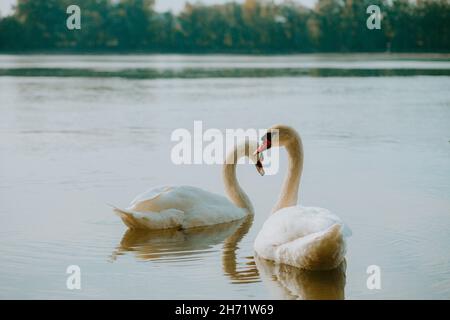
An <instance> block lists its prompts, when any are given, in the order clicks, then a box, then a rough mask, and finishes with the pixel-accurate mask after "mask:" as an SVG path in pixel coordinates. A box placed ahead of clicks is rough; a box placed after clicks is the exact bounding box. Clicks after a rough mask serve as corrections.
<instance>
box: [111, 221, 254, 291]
mask: <svg viewBox="0 0 450 320" xmlns="http://www.w3.org/2000/svg"><path fill="white" fill-rule="evenodd" d="M252 223H253V215H248V216H247V217H246V218H244V219H241V220H237V221H233V222H228V223H222V224H216V225H212V226H205V227H197V228H189V229H183V230H177V229H167V230H153V231H149V230H138V229H128V230H127V231H126V232H125V233H124V235H123V237H122V240H121V241H120V244H119V245H118V246H117V248H116V250H115V251H114V252H113V253H112V254H111V260H112V261H115V260H116V259H117V258H118V257H119V256H121V255H124V254H126V253H128V252H132V253H134V254H135V256H136V258H138V259H140V260H148V261H150V260H151V261H155V262H171V263H174V262H181V261H186V260H197V259H201V258H202V254H204V253H206V252H211V251H214V250H215V249H213V247H214V246H216V245H218V244H220V243H223V249H222V266H223V272H224V274H225V275H226V276H227V277H228V278H230V280H231V282H233V283H251V282H258V281H260V280H259V275H258V270H257V268H256V265H255V262H254V260H253V257H246V258H245V259H246V260H247V262H245V263H244V264H243V266H240V263H238V261H237V260H238V257H237V253H236V251H237V250H238V249H239V246H238V244H239V242H240V241H241V240H242V238H244V236H245V235H246V234H247V232H248V231H249V229H250V227H251V225H252Z"/></svg>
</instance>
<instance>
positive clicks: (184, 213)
mask: <svg viewBox="0 0 450 320" xmlns="http://www.w3.org/2000/svg"><path fill="white" fill-rule="evenodd" d="M273 147H285V148H286V150H287V153H288V157H289V167H288V173H287V176H286V178H285V181H284V183H283V188H282V192H281V194H280V198H279V200H278V202H277V204H276V205H275V207H274V209H273V213H272V215H271V216H270V217H269V218H268V219H267V221H266V222H265V223H264V225H263V227H262V229H261V231H260V232H259V234H258V235H257V237H256V240H255V244H254V249H255V251H256V253H257V254H258V256H260V257H262V258H264V259H268V260H273V261H275V262H277V263H283V264H288V265H291V266H294V267H298V268H302V269H308V270H329V269H334V268H336V267H338V266H339V265H340V264H341V263H342V261H343V260H344V256H345V239H344V237H345V236H346V235H348V234H347V232H344V224H343V222H342V221H341V220H340V218H339V217H338V216H336V215H335V214H332V213H331V212H330V211H328V210H326V209H322V208H316V207H302V206H297V200H298V190H299V184H300V177H301V174H302V170H303V145H302V140H301V138H300V136H299V134H298V133H297V132H296V131H295V130H294V129H293V128H291V127H288V126H284V125H276V126H273V127H271V128H269V129H268V130H267V133H266V134H265V135H264V137H263V139H262V143H261V145H260V146H259V147H257V146H256V143H252V142H249V141H245V143H243V144H240V145H237V146H236V147H235V148H234V149H233V150H232V151H231V152H230V153H229V154H228V155H227V158H226V161H225V164H224V165H223V171H222V178H223V182H224V185H225V190H226V193H227V195H228V198H229V200H228V199H227V198H225V197H223V196H221V195H217V194H214V193H211V192H208V191H205V190H202V189H199V188H196V187H191V186H165V187H159V188H154V189H152V190H150V191H147V192H145V193H143V194H141V195H139V196H137V197H136V199H135V200H134V201H133V202H132V203H131V205H130V207H129V208H127V209H119V208H115V209H114V210H115V212H116V213H117V214H118V215H119V216H120V217H121V218H122V220H123V222H124V223H125V224H126V225H127V226H128V227H129V228H132V229H169V228H179V229H185V228H193V227H199V226H207V225H213V224H219V223H225V222H230V221H235V220H239V219H242V218H244V217H245V216H247V215H249V214H253V206H252V204H251V202H250V200H249V198H248V196H247V195H246V193H245V192H244V191H243V189H242V188H241V187H240V185H239V183H238V181H237V178H236V164H237V162H238V161H237V160H239V158H240V157H248V158H250V159H251V161H252V162H253V163H254V164H255V166H256V169H257V171H258V172H259V173H260V174H261V175H264V169H263V166H262V153H263V152H264V151H266V150H268V149H270V148H273Z"/></svg>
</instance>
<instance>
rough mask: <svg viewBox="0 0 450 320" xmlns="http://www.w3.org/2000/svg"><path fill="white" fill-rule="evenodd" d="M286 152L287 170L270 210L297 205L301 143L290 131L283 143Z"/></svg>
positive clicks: (301, 165)
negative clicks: (288, 136)
mask: <svg viewBox="0 0 450 320" xmlns="http://www.w3.org/2000/svg"><path fill="white" fill-rule="evenodd" d="M285 147H286V151H287V154H288V171H287V174H286V177H285V179H284V182H283V187H282V189H281V193H280V197H279V199H278V202H277V204H276V205H275V207H274V208H273V210H272V212H275V211H278V210H280V209H282V208H286V207H291V206H295V205H297V202H298V191H299V187H300V178H301V175H302V171H303V144H302V140H301V138H300V136H299V135H298V134H297V133H292V138H291V139H290V142H289V143H288V144H286V145H285Z"/></svg>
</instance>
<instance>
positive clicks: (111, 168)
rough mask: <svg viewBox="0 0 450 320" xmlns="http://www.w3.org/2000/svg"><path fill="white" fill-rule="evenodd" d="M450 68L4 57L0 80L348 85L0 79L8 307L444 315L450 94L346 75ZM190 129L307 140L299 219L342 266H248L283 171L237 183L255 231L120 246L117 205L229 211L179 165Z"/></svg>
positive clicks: (343, 59)
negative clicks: (296, 135) (322, 235)
mask: <svg viewBox="0 0 450 320" xmlns="http://www.w3.org/2000/svg"><path fill="white" fill-rule="evenodd" d="M248 64H250V65H248ZM449 64H450V62H449V60H448V59H446V58H445V57H444V58H443V57H441V56H438V57H427V58H426V59H425V58H415V57H408V56H402V57H401V58H396V57H393V58H392V59H391V60H389V59H388V58H386V57H385V56H381V57H377V56H374V57H373V59H372V58H371V57H370V56H365V55H363V56H358V57H357V58H355V57H353V58H351V59H349V58H348V57H347V56H335V57H333V56H328V58H326V56H325V57H323V56H306V57H305V56H298V57H297V56H294V57H292V56H291V57H255V58H253V57H240V56H238V57H229V56H228V57H227V56H219V57H209V56H203V57H192V56H178V57H177V56H167V57H164V56H101V57H98V56H57V57H51V56H0V69H1V70H3V71H4V70H13V69H17V68H22V67H23V68H29V69H32V70H36V69H39V68H44V69H53V68H59V69H63V70H68V69H70V68H73V69H87V70H94V71H95V70H113V71H118V72H120V70H122V69H123V68H125V69H136V68H137V69H145V70H148V69H151V70H154V69H158V70H186V68H190V69H193V70H199V69H203V70H211V69H215V70H226V69H229V68H236V67H237V66H239V68H241V67H242V68H250V70H256V71H254V72H257V69H258V68H265V69H270V68H272V69H275V70H277V69H283V68H297V69H298V68H300V69H306V70H309V69H311V68H313V69H314V68H319V69H320V68H328V67H332V68H334V69H342V70H346V72H347V73H348V74H347V75H346V76H345V77H337V76H329V77H321V76H308V75H306V76H301V77H297V76H295V77H293V76H286V75H283V76H277V77H263V78H258V77H235V78H233V77H227V78H221V77H211V75H209V76H207V77H206V78H202V79H195V78H192V79H190V78H189V77H188V78H184V79H182V78H177V77H175V78H173V79H172V78H171V79H164V78H161V77H159V78H156V79H127V78H122V77H103V78H97V77H83V76H82V75H81V76H80V75H79V76H76V77H74V76H65V77H48V76H43V77H35V76H31V77H27V76H2V77H0V101H1V103H0V114H1V117H0V133H1V144H0V221H1V228H0V251H1V253H2V254H1V258H0V289H1V290H0V297H1V298H44V299H46V298H176V299H183V298H192V299H197V298H199V299H201V298H213V299H225V298H246V299H266V298H283V299H293V298H294V299H297V298H337V299H341V298H346V299H380V298H388V299H394V298H405V299H417V298H438V299H439V298H447V299H448V298H450V254H449V252H450V241H449V240H450V170H449V167H450V90H449V89H450V77H448V76H445V75H444V76H429V75H421V76H398V75H391V76H389V77H385V76H364V77H360V76H358V74H357V73H355V74H352V72H351V70H352V69H358V68H368V69H369V70H376V69H377V68H382V69H391V68H392V69H395V68H397V69H401V68H406V69H409V70H421V69H427V70H429V69H436V70H444V73H445V72H447V71H448V70H449V69H450V67H449ZM358 65H359V66H358ZM367 65H368V67H367ZM349 70H350V71H349ZM0 72H1V71H0ZM252 72H253V71H252ZM194 120H203V125H204V128H205V129H206V128H219V129H221V130H225V129H226V128H250V127H253V128H266V127H268V126H270V125H272V124H274V123H287V124H290V125H292V126H294V127H295V128H297V129H298V131H299V132H300V133H301V135H302V137H303V140H304V147H305V167H304V169H305V171H304V175H303V179H302V186H301V191H300V201H301V203H302V204H304V205H307V206H308V205H310V206H321V207H325V208H328V209H330V210H332V211H334V212H336V213H338V214H339V215H340V216H341V217H342V218H343V219H344V220H345V221H346V223H347V224H348V225H349V226H350V228H351V229H352V231H353V236H352V237H351V238H350V239H349V241H348V254H347V261H346V265H345V266H342V268H341V269H339V270H334V271H332V272H327V273H322V274H318V273H311V272H304V271H301V270H297V269H295V268H290V267H288V266H277V265H273V264H271V263H269V262H266V261H263V260H260V259H257V258H255V257H254V253H253V249H252V244H253V240H254V239H255V237H256V234H257V233H258V230H260V228H261V226H262V223H264V221H265V219H266V218H267V217H268V215H269V212H270V209H271V207H272V205H273V204H274V202H275V201H276V199H277V195H278V192H279V188H280V185H281V183H282V178H283V175H284V171H285V168H286V159H285V154H284V153H282V155H283V156H282V164H281V172H280V173H279V174H278V175H275V176H266V177H260V176H259V175H258V174H257V173H256V171H255V170H254V168H253V167H252V166H245V165H243V166H240V167H239V168H238V175H239V179H240V181H241V183H242V185H243V187H244V189H245V190H246V191H247V192H248V194H249V196H250V198H251V199H252V202H253V204H254V207H255V216H254V219H248V220H245V221H240V222H235V223H231V224H226V225H220V226H216V227H208V228H201V229H197V230H189V231H180V230H170V231H163V232H157V233H152V234H148V233H145V232H132V231H127V229H126V227H125V226H124V225H123V224H122V222H121V221H120V219H119V218H118V217H117V216H115V215H114V214H113V212H112V210H111V208H110V207H109V206H108V203H113V204H115V205H118V206H125V205H127V204H128V202H129V201H130V200H132V199H133V197H134V196H135V195H136V194H138V193H139V192H141V191H144V190H146V189H148V188H150V187H152V186H156V185H160V184H190V185H196V186H199V187H202V188H204V189H206V190H210V191H213V192H217V193H220V194H223V193H224V191H223V187H222V182H221V176H220V173H221V171H220V169H221V168H220V167H219V166H206V165H204V166H202V165H191V166H189V165H185V166H177V165H174V164H172V162H171V161H170V150H171V148H172V146H173V145H174V144H173V143H172V142H171V141H170V134H171V132H172V131H173V130H174V129H177V128H187V129H189V130H192V129H193V121H194ZM373 264H375V265H378V266H380V268H381V272H382V289H381V290H368V289H367V287H366V279H367V277H368V275H367V274H366V269H367V267H368V266H369V265H373ZM69 265H79V266H80V268H81V272H82V289H81V290H73V291H71V290H68V289H67V288H66V278H67V274H66V273H65V271H66V268H67V266H69Z"/></svg>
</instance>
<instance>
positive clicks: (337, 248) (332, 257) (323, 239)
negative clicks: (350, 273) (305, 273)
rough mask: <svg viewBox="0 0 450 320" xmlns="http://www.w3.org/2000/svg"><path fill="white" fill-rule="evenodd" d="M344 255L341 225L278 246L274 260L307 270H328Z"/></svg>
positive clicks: (334, 266) (337, 264)
mask: <svg viewBox="0 0 450 320" xmlns="http://www.w3.org/2000/svg"><path fill="white" fill-rule="evenodd" d="M344 256H345V241H344V237H343V235H342V226H341V225H340V224H334V225H333V226H331V227H330V228H328V229H326V230H324V231H321V232H316V233H313V234H309V235H307V236H305V237H301V238H298V239H295V240H293V241H290V242H287V243H284V244H282V245H280V246H278V247H277V248H276V249H275V252H274V260H275V261H278V262H280V263H285V264H289V265H292V266H295V267H299V268H302V269H309V270H330V269H334V268H336V267H337V266H339V265H340V264H341V263H342V261H343V260H344Z"/></svg>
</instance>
